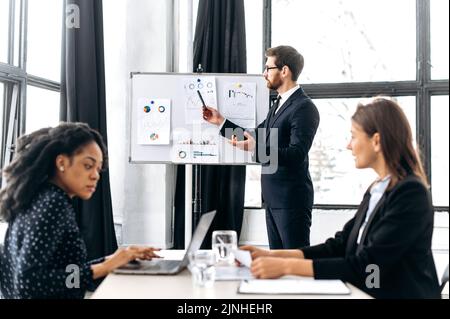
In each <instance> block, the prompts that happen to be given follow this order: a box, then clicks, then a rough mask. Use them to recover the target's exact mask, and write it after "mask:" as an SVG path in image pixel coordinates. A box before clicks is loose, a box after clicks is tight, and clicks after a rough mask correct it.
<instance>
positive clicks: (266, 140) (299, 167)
mask: <svg viewBox="0 0 450 319" xmlns="http://www.w3.org/2000/svg"><path fill="white" fill-rule="evenodd" d="M266 57H267V61H266V66H265V69H264V74H263V75H264V78H265V79H266V81H267V87H268V88H269V89H271V90H276V91H277V92H278V97H277V100H276V101H275V102H274V103H273V105H272V107H271V108H270V110H269V113H268V115H267V118H266V119H265V120H264V121H263V122H262V123H261V124H260V125H259V126H258V127H257V129H256V131H255V136H252V135H251V134H250V133H248V132H244V133H243V136H241V138H237V136H239V134H236V133H235V132H238V131H239V130H243V129H242V128H239V127H238V126H237V125H235V124H234V123H232V122H230V121H228V120H226V119H225V118H224V117H223V116H222V115H221V114H220V113H219V112H218V111H217V110H215V109H213V108H210V107H206V108H204V109H203V118H204V119H205V120H206V121H208V122H209V123H212V124H215V125H218V126H221V130H220V132H221V134H222V135H223V136H225V137H227V138H230V139H231V143H232V144H233V145H234V146H236V147H237V148H239V149H243V150H247V151H252V152H254V154H255V155H256V160H257V161H258V162H260V163H262V165H263V170H262V176H261V188H262V194H263V199H264V203H265V207H266V224H267V232H268V236H269V244H270V248H271V249H289V248H299V247H304V246H309V234H310V227H311V211H312V206H313V201H314V190H313V185H312V181H311V176H310V174H309V170H308V168H309V160H308V152H309V150H310V148H311V145H312V143H313V140H314V136H315V134H316V131H317V127H318V126H319V120H320V118H319V112H318V111H317V108H316V107H315V105H314V103H313V102H312V101H311V99H310V98H309V97H308V96H307V95H306V94H305V92H304V91H303V89H302V88H301V87H300V86H299V85H298V84H297V79H298V77H299V75H300V73H301V71H302V69H303V65H304V62H303V57H302V56H301V55H300V54H299V53H298V52H297V50H295V49H294V48H292V47H290V46H279V47H275V48H271V49H268V50H267V51H266ZM269 154H270V155H269ZM266 155H269V156H266ZM274 167H275V169H273V168H274Z"/></svg>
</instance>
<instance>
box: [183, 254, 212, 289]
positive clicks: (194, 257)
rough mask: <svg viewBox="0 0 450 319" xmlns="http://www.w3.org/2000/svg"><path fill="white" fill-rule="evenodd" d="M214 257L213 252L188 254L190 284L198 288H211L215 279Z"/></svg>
mask: <svg viewBox="0 0 450 319" xmlns="http://www.w3.org/2000/svg"><path fill="white" fill-rule="evenodd" d="M215 263H216V255H215V254H214V252H213V251H210V250H208V251H200V250H197V251H195V252H192V253H189V270H190V271H191V274H192V282H193V284H194V286H198V287H212V286H213V285H214V280H215V278H216V269H215V267H214V265H215Z"/></svg>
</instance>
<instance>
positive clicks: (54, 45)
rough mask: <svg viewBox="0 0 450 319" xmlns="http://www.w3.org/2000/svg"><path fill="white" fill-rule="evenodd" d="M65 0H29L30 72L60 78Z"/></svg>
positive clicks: (44, 76) (40, 75)
mask: <svg viewBox="0 0 450 319" xmlns="http://www.w3.org/2000/svg"><path fill="white" fill-rule="evenodd" d="M62 11H63V7H62V0H39V1H28V53H27V56H28V57H27V61H28V65H27V72H28V73H29V74H32V75H36V76H39V77H42V78H47V79H50V80H53V81H58V82H59V81H60V70H61V37H62Z"/></svg>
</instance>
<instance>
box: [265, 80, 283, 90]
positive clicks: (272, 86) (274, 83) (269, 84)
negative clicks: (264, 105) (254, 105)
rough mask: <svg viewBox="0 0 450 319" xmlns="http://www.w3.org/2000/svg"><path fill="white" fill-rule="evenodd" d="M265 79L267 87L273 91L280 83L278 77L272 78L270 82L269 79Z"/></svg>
mask: <svg viewBox="0 0 450 319" xmlns="http://www.w3.org/2000/svg"><path fill="white" fill-rule="evenodd" d="M266 81H267V88H268V89H270V90H274V91H276V90H278V88H279V87H280V86H281V84H282V83H281V79H280V78H277V79H274V80H273V81H272V82H270V81H269V80H266Z"/></svg>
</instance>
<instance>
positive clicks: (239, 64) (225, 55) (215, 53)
mask: <svg viewBox="0 0 450 319" xmlns="http://www.w3.org/2000/svg"><path fill="white" fill-rule="evenodd" d="M245 39H246V38H245V12H244V1H243V0H220V1H216V0H200V2H199V7H198V15H197V27H196V30H195V38H194V64H193V65H194V70H193V71H194V72H196V71H197V66H198V65H199V64H201V65H202V69H203V72H205V73H246V72H247V53H246V41H245ZM201 174H202V178H201V199H202V205H201V211H202V213H205V212H208V211H210V210H213V209H216V210H217V215H216V218H215V219H214V222H213V225H212V227H211V229H210V231H209V233H208V234H207V236H206V239H205V242H204V243H203V245H202V248H209V247H210V246H211V233H212V231H213V230H219V229H226V230H228V229H230V230H231V229H232V230H235V231H236V232H237V233H238V237H239V235H240V232H241V227H242V218H243V215H244V192H245V166H213V165H203V166H202V167H201ZM184 178H185V170H184V166H178V174H177V185H176V193H175V247H176V248H183V247H184V191H185V190H184Z"/></svg>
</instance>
